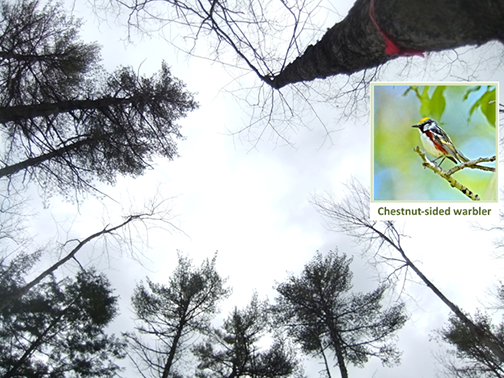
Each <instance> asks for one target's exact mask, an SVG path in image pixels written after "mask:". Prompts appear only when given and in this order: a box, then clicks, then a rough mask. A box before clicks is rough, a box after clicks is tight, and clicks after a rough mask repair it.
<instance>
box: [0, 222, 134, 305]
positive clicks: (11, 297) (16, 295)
mask: <svg viewBox="0 0 504 378" xmlns="http://www.w3.org/2000/svg"><path fill="white" fill-rule="evenodd" d="M141 218H142V214H138V215H130V216H129V217H127V218H126V220H125V221H124V222H122V223H121V224H119V225H117V226H115V227H112V228H108V226H107V227H105V228H104V229H103V230H101V231H98V232H96V233H94V234H93V235H90V236H88V237H87V238H86V239H84V240H83V241H81V242H79V244H77V246H76V247H75V248H74V249H72V250H71V251H70V253H69V254H68V255H66V256H65V257H64V258H62V259H61V260H59V261H58V262H56V263H55V264H53V265H52V266H51V267H49V268H48V269H46V270H45V271H43V272H42V273H40V274H39V275H38V276H37V277H35V278H34V279H33V280H32V281H30V282H29V283H27V284H26V285H25V286H23V287H22V288H20V289H18V290H16V291H15V292H14V293H12V294H10V295H8V296H7V297H4V298H2V299H1V301H0V311H1V310H3V309H4V308H5V307H7V306H8V305H9V304H11V303H12V302H13V301H15V300H16V299H19V298H21V297H22V296H23V295H25V294H26V293H27V292H28V291H29V290H30V289H32V288H33V287H34V286H36V285H38V284H39V283H40V282H41V281H42V280H43V279H44V278H46V277H47V276H48V275H49V274H52V273H54V272H55V271H56V269H58V268H59V267H60V266H62V265H63V264H65V263H66V262H67V261H69V260H71V259H74V258H75V255H76V254H77V252H79V250H80V249H81V248H82V247H84V246H85V245H86V244H87V243H89V242H90V241H91V240H94V239H96V238H98V237H100V236H102V235H107V234H111V233H113V232H114V231H116V230H118V229H120V228H121V227H124V226H126V225H127V224H128V223H130V222H131V221H133V220H136V219H141Z"/></svg>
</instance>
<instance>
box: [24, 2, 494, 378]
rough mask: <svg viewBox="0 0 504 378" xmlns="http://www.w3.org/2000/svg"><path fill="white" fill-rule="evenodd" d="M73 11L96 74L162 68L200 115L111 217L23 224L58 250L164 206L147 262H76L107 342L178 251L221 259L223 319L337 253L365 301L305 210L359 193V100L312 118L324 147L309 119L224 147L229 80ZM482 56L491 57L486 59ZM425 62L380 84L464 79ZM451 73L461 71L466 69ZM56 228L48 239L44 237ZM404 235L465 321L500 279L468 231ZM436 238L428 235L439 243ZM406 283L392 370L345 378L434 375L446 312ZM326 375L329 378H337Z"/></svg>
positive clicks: (115, 257) (350, 250) (97, 210)
mask: <svg viewBox="0 0 504 378" xmlns="http://www.w3.org/2000/svg"><path fill="white" fill-rule="evenodd" d="M84 3H85V2H84V1H82V2H81V3H80V4H74V5H75V7H74V10H73V11H74V14H75V15H76V16H77V17H83V18H84V19H85V20H87V22H86V23H85V24H84V26H83V29H82V36H83V38H84V39H85V40H86V41H89V42H91V41H98V42H99V44H100V45H101V46H102V56H103V63H104V65H105V66H106V67H107V69H108V70H109V71H110V70H113V69H114V68H115V67H117V66H118V65H131V66H133V67H134V68H135V69H139V70H140V72H141V73H143V74H145V75H150V74H152V73H153V72H155V71H157V70H158V69H159V68H160V65H161V61H162V60H165V61H167V62H168V64H169V65H170V66H171V67H172V72H173V74H174V75H175V76H176V77H178V78H179V79H181V80H182V81H184V82H185V83H186V84H187V88H188V90H189V91H191V92H195V93H196V99H197V101H198V102H199V103H200V108H199V109H198V110H196V111H194V112H192V113H190V114H189V116H188V117H187V118H186V119H183V120H182V121H181V124H182V125H183V127H182V133H183V135H184V136H185V137H186V138H187V139H186V140H184V141H180V142H179V143H178V147H179V154H180V157H179V158H177V159H175V160H174V161H163V160H157V161H156V167H155V169H154V170H152V171H149V172H147V173H146V174H145V175H144V176H142V177H139V178H137V179H135V180H132V179H129V178H121V179H119V180H118V183H117V185H116V186H115V187H113V188H112V187H103V190H104V191H106V193H107V194H108V195H110V196H111V197H112V198H114V199H115V200H116V201H118V202H119V204H118V203H115V202H113V201H111V200H107V199H104V200H102V201H98V200H96V199H93V198H89V199H88V200H86V201H85V202H84V203H83V204H82V205H81V206H80V207H79V210H78V211H77V210H76V206H75V205H73V204H68V203H63V202H61V201H60V200H59V199H58V198H57V197H54V198H53V199H52V200H51V206H50V207H49V209H47V210H43V209H41V210H40V211H39V216H38V218H37V219H36V221H34V223H33V228H34V230H35V231H37V232H38V233H39V234H40V235H55V236H54V237H56V238H58V240H59V241H64V240H66V238H67V237H86V236H87V235H89V234H90V233H93V232H96V231H97V230H99V229H100V228H101V227H103V225H104V224H106V223H104V222H107V221H109V220H110V219H112V220H113V221H114V220H115V221H117V216H118V215H121V211H122V214H127V213H128V208H129V206H130V205H131V204H132V205H133V206H138V204H141V203H142V202H143V201H145V200H146V199H147V198H149V197H152V196H154V195H156V193H158V194H159V195H161V196H162V197H163V198H173V199H172V200H170V202H169V204H170V207H171V208H172V214H173V215H174V218H173V222H174V224H176V225H177V226H178V227H180V229H181V230H182V231H183V232H177V231H175V230H173V229H170V228H166V229H155V228H153V229H150V230H149V232H148V236H147V235H143V240H144V241H147V242H148V248H147V247H145V248H144V256H143V257H140V258H139V259H140V262H141V263H142V264H140V262H139V261H135V260H133V259H131V258H128V256H127V253H126V252H125V251H120V250H118V249H116V248H113V247H112V248H110V250H109V252H110V253H109V254H104V253H103V250H102V245H101V244H100V243H96V244H95V245H94V249H93V248H91V247H90V248H87V249H86V250H85V251H83V255H82V256H84V254H85V255H86V256H88V257H89V258H91V259H92V260H89V261H92V263H93V264H98V265H99V266H100V267H101V269H102V270H103V271H104V272H106V274H107V276H108V277H109V278H110V279H111V280H112V282H113V285H114V287H115V288H116V293H117V294H118V295H120V306H121V315H120V316H119V317H118V319H117V321H116V322H115V324H114V325H113V326H112V327H111V329H112V330H113V331H114V332H122V331H131V330H132V327H133V322H132V318H133V314H132V313H131V306H130V305H129V299H130V297H131V294H132V292H133V288H134V286H135V284H136V283H138V282H139V281H140V280H142V279H145V277H146V276H149V277H150V279H151V280H153V281H155V282H159V283H163V282H166V280H167V278H168V276H169V275H170V274H171V272H172V270H173V269H174V267H175V263H176V259H177V254H176V251H177V250H180V251H182V252H184V253H186V254H187V255H189V256H190V257H191V258H193V259H194V261H195V263H196V264H199V263H200V262H201V261H202V260H203V259H204V258H211V257H212V256H213V254H214V253H215V251H218V258H217V268H218V271H219V272H220V273H221V275H223V276H225V277H229V281H228V283H229V285H230V286H231V287H232V288H233V294H232V296H231V297H230V298H229V299H228V300H226V301H225V302H224V303H222V306H221V308H222V310H223V311H222V312H223V316H226V315H227V313H228V312H229V311H230V310H231V309H232V308H233V307H234V306H238V307H242V306H244V305H246V304H247V303H248V301H249V300H250V298H251V296H252V294H253V292H254V290H256V291H257V292H258V294H259V297H260V298H266V297H268V298H269V299H270V300H273V298H274V297H275V291H274V290H273V286H274V285H275V282H281V281H282V280H284V279H285V277H286V276H287V274H288V272H294V273H297V272H299V271H300V270H301V269H302V267H303V266H304V264H305V263H306V262H308V261H309V260H310V259H311V258H312V257H313V255H314V253H315V251H317V250H319V251H321V252H327V251H328V250H330V249H335V248H338V249H339V251H341V252H345V253H347V254H348V255H350V256H354V262H353V264H352V266H351V267H352V269H353V272H354V287H355V290H357V291H368V290H372V289H373V288H375V285H376V283H377V281H376V279H375V278H376V275H377V274H376V271H375V270H374V269H373V268H372V267H370V266H369V265H367V264H366V263H365V261H364V260H365V259H363V258H361V247H360V246H358V245H356V243H355V242H354V241H352V240H351V239H349V238H348V237H346V236H342V235H338V234H336V233H334V232H331V231H330V230H328V229H327V227H325V225H324V220H323V219H322V218H321V217H320V215H319V214H318V213H317V212H316V211H315V209H314V207H313V206H312V205H311V203H310V197H311V196H312V195H313V194H323V193H325V192H330V193H333V194H334V195H336V196H343V195H344V192H343V191H342V190H343V184H344V183H345V182H347V181H349V180H350V179H351V178H352V177H355V178H357V179H358V180H359V181H361V182H362V183H363V184H365V185H369V183H370V162H371V160H370V124H369V112H368V111H366V107H369V101H368V102H367V103H365V102H364V103H362V104H361V108H360V109H359V110H360V113H361V115H360V116H359V117H354V118H350V119H348V118H342V116H341V114H342V113H341V111H340V110H339V109H338V108H336V107H334V106H329V105H327V106H319V114H318V115H319V116H320V118H321V119H323V120H324V122H325V124H326V126H327V128H328V129H329V130H330V131H333V132H332V133H331V138H330V139H328V138H327V132H326V130H324V128H323V127H321V126H320V124H318V123H316V122H312V121H311V119H312V118H313V117H310V118H307V119H310V121H307V127H306V128H298V129H296V130H291V131H287V132H286V136H287V137H288V138H289V140H290V142H291V145H287V144H286V143H284V142H283V141H281V140H278V139H273V140H270V139H268V138H266V140H264V141H261V142H259V143H257V145H252V144H250V143H249V142H248V141H247V138H248V134H246V133H245V134H241V135H237V136H236V135H235V136H231V135H230V131H236V130H238V129H241V128H243V127H244V126H245V125H247V124H248V122H250V116H249V113H250V109H247V104H246V103H245V102H244V101H240V100H239V99H238V100H237V99H236V98H235V97H233V96H231V95H230V94H229V93H226V88H227V85H228V84H229V83H230V82H232V80H233V77H232V76H231V75H230V73H229V72H228V71H226V70H224V69H222V67H221V66H220V65H219V64H212V63H211V62H210V61H206V60H200V59H196V58H192V59H190V60H188V59H187V58H186V56H185V55H184V54H182V53H180V52H177V51H176V50H174V49H173V48H172V47H171V46H169V45H168V44H167V43H166V42H164V41H162V40H159V39H156V38H152V39H145V40H143V41H141V42H140V41H136V43H135V44H129V45H128V44H125V43H123V42H122V41H121V40H123V39H124V38H125V36H126V30H125V29H124V27H120V26H118V25H114V24H113V22H110V23H109V24H108V25H107V24H103V23H102V24H99V23H98V22H97V21H96V20H95V18H94V17H93V16H91V15H90V14H91V10H90V9H89V8H87V7H86V6H84ZM350 4H351V2H346V3H345V4H343V5H342V8H341V9H338V11H340V12H341V13H342V14H343V15H344V14H345V12H346V9H348V6H349V5H350ZM329 26H331V25H325V27H329ZM494 48H496V46H495V45H494ZM499 48H500V47H499ZM482 50H484V51H483V52H484V53H489V54H491V53H492V51H491V48H483V49H482ZM482 50H471V51H470V52H465V50H464V51H460V52H459V54H460V55H461V56H462V57H463V59H465V60H467V61H470V60H473V61H476V60H477V59H480V58H481V54H483V52H482ZM443 55H449V53H443ZM494 55H497V54H495V53H494ZM436 59H437V58H436V57H427V58H426V59H422V58H418V57H415V58H410V59H409V61H410V62H412V63H413V65H414V66H412V67H411V68H409V69H408V76H405V71H404V70H403V68H404V65H405V62H406V61H407V59H405V58H402V59H398V60H396V61H394V62H392V63H391V64H390V65H389V66H388V67H387V69H386V70H385V71H384V72H383V79H384V80H388V81H390V80H398V81H402V80H408V81H419V80H444V79H449V80H455V79H456V77H457V75H459V77H467V75H466V74H464V72H463V71H460V70H458V68H457V67H455V68H454V71H453V72H452V73H451V76H447V73H446V71H442V70H439V69H435V67H437V66H436V65H435V64H436V61H437V60H436ZM481 59H482V58H481ZM492 64H494V63H493V61H487V64H486V68H485V69H481V68H479V67H481V66H478V68H476V69H474V70H473V71H474V72H473V71H471V72H472V73H473V74H474V77H475V78H476V79H478V80H492V81H496V80H499V79H500V78H501V77H502V73H503V72H502V71H499V70H494V69H493V66H492ZM460 66H461V67H460V68H461V69H463V68H464V67H463V64H460ZM475 70H476V71H475ZM249 80H251V81H252V80H253V77H250V79H249ZM332 105H334V104H332ZM408 126H409V125H408ZM414 131H415V132H416V130H414ZM412 132H413V131H412ZM412 147H413V146H412ZM412 153H413V152H412ZM103 204H105V206H106V210H104V207H103ZM56 223H57V224H58V225H59V227H58V228H57V229H55V228H54V226H50V225H51V224H56ZM70 225H71V226H70ZM433 230H435V231H436V232H432V231H433ZM67 231H68V235H67ZM170 231H171V232H170ZM140 232H141V233H143V230H140ZM404 233H405V234H407V235H410V236H411V238H409V239H406V240H405V241H404V246H405V249H406V251H407V252H408V253H409V254H410V256H411V258H412V259H413V260H414V261H416V262H417V263H418V265H419V267H420V269H422V270H423V271H424V273H425V274H426V275H427V277H429V278H430V279H431V280H432V281H433V282H434V283H435V284H436V285H437V286H438V287H439V288H440V289H441V290H442V291H443V292H444V293H445V295H446V296H448V298H450V299H451V300H452V301H453V302H455V303H456V304H458V305H459V306H460V307H462V308H463V309H464V310H465V311H469V312H474V310H475V309H476V307H481V306H482V303H485V300H486V299H487V295H486V294H487V291H488V290H489V289H491V288H492V285H493V284H495V283H497V282H498V280H499V278H500V277H502V273H503V271H502V268H503V261H502V260H495V259H494V258H493V256H492V252H493V247H492V245H491V242H492V237H494V236H495V235H493V236H492V235H491V234H490V233H485V232H481V231H476V230H474V229H473V228H471V225H470V224H469V223H467V222H463V221H460V220H459V221H457V220H455V221H453V222H450V224H447V223H446V222H443V221H439V220H432V219H430V220H429V221H426V220H423V221H422V222H413V221H407V222H406V223H404ZM433 235H437V239H436V240H434V239H433ZM138 245H139V246H140V244H138ZM121 252H122V253H121ZM416 281H417V280H415V279H414V280H413V281H408V282H406V286H405V292H406V293H407V294H408V295H407V296H403V300H405V301H406V302H407V305H408V312H409V315H410V316H411V320H410V321H409V322H408V323H407V325H406V326H405V327H404V328H403V329H402V330H401V331H400V332H399V334H398V336H399V346H400V348H401V349H402V351H403V358H402V364H401V365H400V366H399V367H396V368H386V367H382V366H381V364H380V363H379V361H370V362H369V364H367V365H366V367H365V368H364V369H357V368H353V367H350V369H349V370H350V376H351V377H354V378H361V377H362V378H363V377H367V378H369V377H375V378H380V377H388V378H395V377H397V378H399V377H401V378H403V377H408V378H421V377H433V376H435V372H436V366H435V361H434V359H433V354H435V353H437V351H438V350H439V346H438V344H436V343H435V342H433V341H430V339H431V336H432V331H433V330H434V329H436V328H439V327H440V326H442V325H443V323H444V322H445V321H446V320H447V317H448V314H449V311H448V309H447V308H446V307H445V306H444V305H443V304H442V303H441V302H440V301H439V299H437V298H436V297H435V296H434V294H432V293H431V292H430V291H429V290H428V289H427V288H425V287H424V286H422V285H420V284H418V283H416ZM496 316H497V315H496ZM497 318H498V317H497ZM124 365H125V366H127V372H126V373H125V374H124V375H125V376H126V377H134V376H136V374H135V371H134V368H133V367H131V366H130V365H129V363H128V362H127V361H125V362H124ZM317 368H318V367H317V365H313V366H312V365H310V367H309V368H308V369H307V373H309V376H310V377H316V376H317V373H316V372H317ZM320 368H321V366H320ZM334 372H335V373H334V376H335V377H337V376H339V372H337V369H335V370H334Z"/></svg>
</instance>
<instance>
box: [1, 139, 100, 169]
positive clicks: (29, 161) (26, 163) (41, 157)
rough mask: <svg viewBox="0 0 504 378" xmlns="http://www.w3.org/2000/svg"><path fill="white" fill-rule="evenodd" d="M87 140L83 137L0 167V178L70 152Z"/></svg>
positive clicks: (84, 143)
mask: <svg viewBox="0 0 504 378" xmlns="http://www.w3.org/2000/svg"><path fill="white" fill-rule="evenodd" d="M89 142H90V140H89V139H83V140H80V141H78V142H75V143H72V144H69V145H68V146H64V147H61V148H58V149H57V150H54V151H51V152H48V153H46V154H43V155H39V156H36V157H33V158H28V159H26V160H23V161H21V162H19V163H16V164H12V165H8V166H6V167H3V168H0V178H2V177H6V176H10V175H13V174H14V173H17V172H19V171H22V170H23V169H27V168H30V167H36V166H37V165H40V164H42V163H44V162H46V161H48V160H51V159H54V158H55V157H58V156H64V154H67V153H70V152H72V151H74V150H76V149H78V148H79V147H82V146H84V145H86V144H87V143H89Z"/></svg>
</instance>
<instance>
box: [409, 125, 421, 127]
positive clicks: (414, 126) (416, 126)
mask: <svg viewBox="0 0 504 378" xmlns="http://www.w3.org/2000/svg"><path fill="white" fill-rule="evenodd" d="M411 127H420V125H413V126H411Z"/></svg>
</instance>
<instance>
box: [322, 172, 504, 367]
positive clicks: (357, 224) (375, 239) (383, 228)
mask: <svg viewBox="0 0 504 378" xmlns="http://www.w3.org/2000/svg"><path fill="white" fill-rule="evenodd" d="M347 187H348V192H349V194H348V197H346V198H345V199H343V200H341V201H339V202H337V201H334V200H333V199H332V198H324V197H320V196H318V197H317V196H315V197H314V198H313V203H314V205H315V207H316V208H317V210H318V211H319V212H320V213H321V214H322V215H323V216H325V217H326V219H327V220H328V222H329V224H330V225H331V227H332V228H334V230H335V231H339V232H343V233H345V234H347V235H350V236H352V237H353V238H355V239H356V240H358V241H359V242H361V243H366V250H368V251H370V250H372V248H375V249H374V258H375V259H376V260H377V261H379V262H381V263H386V264H389V265H391V266H392V267H393V273H392V274H396V273H397V272H399V271H400V270H402V269H406V270H409V269H411V270H412V271H413V272H414V273H415V274H416V275H417V276H418V278H420V279H421V280H422V282H423V283H424V284H425V285H427V287H429V289H431V290H432V291H433V292H434V294H435V295H436V296H437V297H438V298H439V299H441V301H442V302H443V303H444V304H446V306H448V308H449V309H450V310H451V311H452V312H453V314H454V315H455V316H456V317H457V318H458V319H459V320H460V321H461V322H462V323H463V324H464V326H466V327H467V328H468V329H469V330H470V332H472V333H473V334H474V336H475V337H476V338H477V339H478V340H479V341H480V342H481V343H482V344H484V345H485V346H486V347H487V348H488V349H489V350H490V351H491V352H492V353H493V354H494V355H495V356H496V357H497V358H498V359H499V361H504V346H503V345H502V344H501V343H500V341H499V340H498V339H497V338H496V336H495V335H494V334H492V333H491V332H490V331H489V330H487V329H484V328H482V327H480V326H478V325H477V324H475V323H474V322H473V321H472V320H471V319H470V318H469V317H468V316H467V315H466V314H465V313H464V312H463V311H462V310H461V309H460V308H459V307H458V306H457V305H456V304H454V303H453V302H451V301H450V300H449V299H448V298H447V297H446V296H445V295H444V294H443V293H442V292H441V290H440V289H439V288H438V287H437V286H435V285H434V283H432V282H431V281H430V280H429V279H428V278H427V277H426V276H425V275H424V274H423V273H422V271H420V269H418V267H417V266H416V265H415V264H414V263H413V262H412V261H411V260H410V259H409V258H408V256H407V254H406V251H405V250H404V249H403V247H402V244H401V241H402V238H403V236H404V235H402V234H401V233H400V232H399V231H398V230H397V228H396V227H395V224H394V222H393V221H374V220H371V219H370V218H369V198H370V194H369V190H368V189H366V188H365V187H364V186H363V185H362V184H360V183H359V182H357V181H356V180H353V181H352V182H351V183H350V184H348V185H347ZM388 251H392V252H393V253H392V254H388V253H387V252H388Z"/></svg>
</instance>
